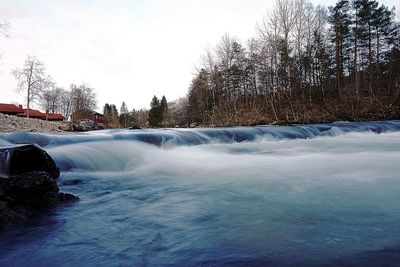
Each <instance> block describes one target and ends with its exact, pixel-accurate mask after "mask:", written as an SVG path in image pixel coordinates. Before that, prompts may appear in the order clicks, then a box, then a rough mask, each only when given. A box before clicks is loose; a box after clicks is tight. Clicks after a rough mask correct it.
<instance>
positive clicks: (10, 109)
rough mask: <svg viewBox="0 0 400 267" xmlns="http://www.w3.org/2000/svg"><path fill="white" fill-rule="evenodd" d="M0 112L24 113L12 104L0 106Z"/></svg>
mask: <svg viewBox="0 0 400 267" xmlns="http://www.w3.org/2000/svg"><path fill="white" fill-rule="evenodd" d="M0 112H11V113H14V112H15V113H24V110H23V109H22V108H20V107H18V106H17V105H14V104H0Z"/></svg>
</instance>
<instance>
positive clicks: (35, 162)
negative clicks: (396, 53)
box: [0, 144, 60, 179]
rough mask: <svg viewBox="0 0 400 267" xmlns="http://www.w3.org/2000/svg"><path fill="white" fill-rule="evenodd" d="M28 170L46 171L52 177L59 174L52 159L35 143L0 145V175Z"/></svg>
mask: <svg viewBox="0 0 400 267" xmlns="http://www.w3.org/2000/svg"><path fill="white" fill-rule="evenodd" d="M28 172H47V173H48V174H49V175H50V176H51V177H52V178H53V179H57V177H58V176H59V175H60V170H59V169H58V168H57V166H56V164H55V162H54V160H53V159H52V158H51V157H50V155H49V154H47V152H46V151H45V150H43V149H42V148H41V147H40V146H38V145H36V144H31V145H14V146H9V147H0V177H2V178H8V177H9V176H12V175H19V174H23V173H28Z"/></svg>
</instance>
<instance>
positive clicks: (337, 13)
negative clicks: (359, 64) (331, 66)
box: [329, 0, 351, 97]
mask: <svg viewBox="0 0 400 267" xmlns="http://www.w3.org/2000/svg"><path fill="white" fill-rule="evenodd" d="M349 10H350V3H349V1H348V0H340V1H338V2H337V3H336V5H335V6H333V7H329V13H330V14H329V22H330V23H331V24H332V28H333V36H332V41H333V42H334V43H335V61H336V62H335V63H336V80H337V85H336V87H337V92H338V96H339V97H341V94H342V88H343V86H344V84H343V83H344V60H345V53H346V50H347V48H348V45H349V44H348V38H349V36H350V23H351V20H350V15H349Z"/></svg>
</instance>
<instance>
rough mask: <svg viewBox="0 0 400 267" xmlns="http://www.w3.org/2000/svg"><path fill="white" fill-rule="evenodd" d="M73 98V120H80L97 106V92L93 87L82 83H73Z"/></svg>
mask: <svg viewBox="0 0 400 267" xmlns="http://www.w3.org/2000/svg"><path fill="white" fill-rule="evenodd" d="M71 99H72V105H71V107H72V113H74V118H73V120H80V119H84V118H86V117H87V115H88V114H89V113H90V112H93V110H94V109H95V108H96V106H97V100H96V93H95V92H94V89H93V88H90V87H89V86H88V85H85V84H82V85H80V86H79V87H78V86H76V85H75V84H71Z"/></svg>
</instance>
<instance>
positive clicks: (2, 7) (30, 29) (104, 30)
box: [0, 0, 399, 111]
mask: <svg viewBox="0 0 400 267" xmlns="http://www.w3.org/2000/svg"><path fill="white" fill-rule="evenodd" d="M311 2H312V3H313V4H315V5H317V4H323V5H332V4H333V3H334V2H335V1H331V0H327V1H317V0H313V1H311ZM381 2H382V3H385V4H386V5H388V6H390V7H391V6H393V5H395V3H396V4H397V3H398V0H386V1H381ZM272 6H273V1H267V0H196V1H195V0H141V1H139V0H130V1H129V0H118V1H117V0H85V1H82V0H31V1H28V0H0V21H2V22H4V21H7V22H9V23H10V24H11V28H10V34H11V38H10V39H4V38H1V39H0V52H1V54H2V58H1V59H0V103H20V104H24V102H25V101H24V98H23V96H22V95H19V94H16V93H15V88H16V81H15V79H14V77H13V76H12V75H11V74H10V72H11V71H12V70H13V69H15V68H17V67H21V66H22V65H23V62H24V60H25V58H26V56H27V55H33V56H36V57H37V58H38V59H40V60H41V61H42V62H43V63H44V64H45V67H46V70H47V73H48V74H49V75H51V76H52V77H53V79H54V81H55V82H56V83H57V85H58V86H61V87H65V88H68V87H69V85H70V84H71V83H75V84H78V85H79V84H81V83H86V84H88V85H90V86H91V87H93V88H95V90H96V92H97V98H98V110H100V111H101V110H102V107H103V105H104V103H106V102H107V103H112V104H116V106H117V107H118V108H119V107H120V106H121V104H122V101H125V102H126V104H127V105H128V107H129V109H132V108H135V109H138V108H145V107H148V106H149V103H150V101H151V98H152V96H153V95H157V96H159V97H161V96H162V95H165V96H166V97H167V99H168V100H169V101H170V100H174V99H177V98H179V97H183V96H185V95H186V92H187V88H188V86H189V84H190V82H191V79H192V78H193V73H194V72H195V66H196V65H198V63H199V61H200V56H201V54H202V53H203V51H204V50H205V48H207V47H208V46H209V47H213V46H214V45H215V44H216V43H217V42H218V40H219V39H220V38H221V36H222V35H223V34H224V33H229V34H231V35H234V36H237V37H238V38H239V39H240V40H242V41H243V42H246V40H247V39H248V38H250V37H252V36H254V35H255V31H256V30H255V25H256V23H257V21H260V20H261V18H262V17H263V16H264V15H265V14H266V13H267V11H268V10H269V9H271V7H272ZM397 8H399V4H397Z"/></svg>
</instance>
